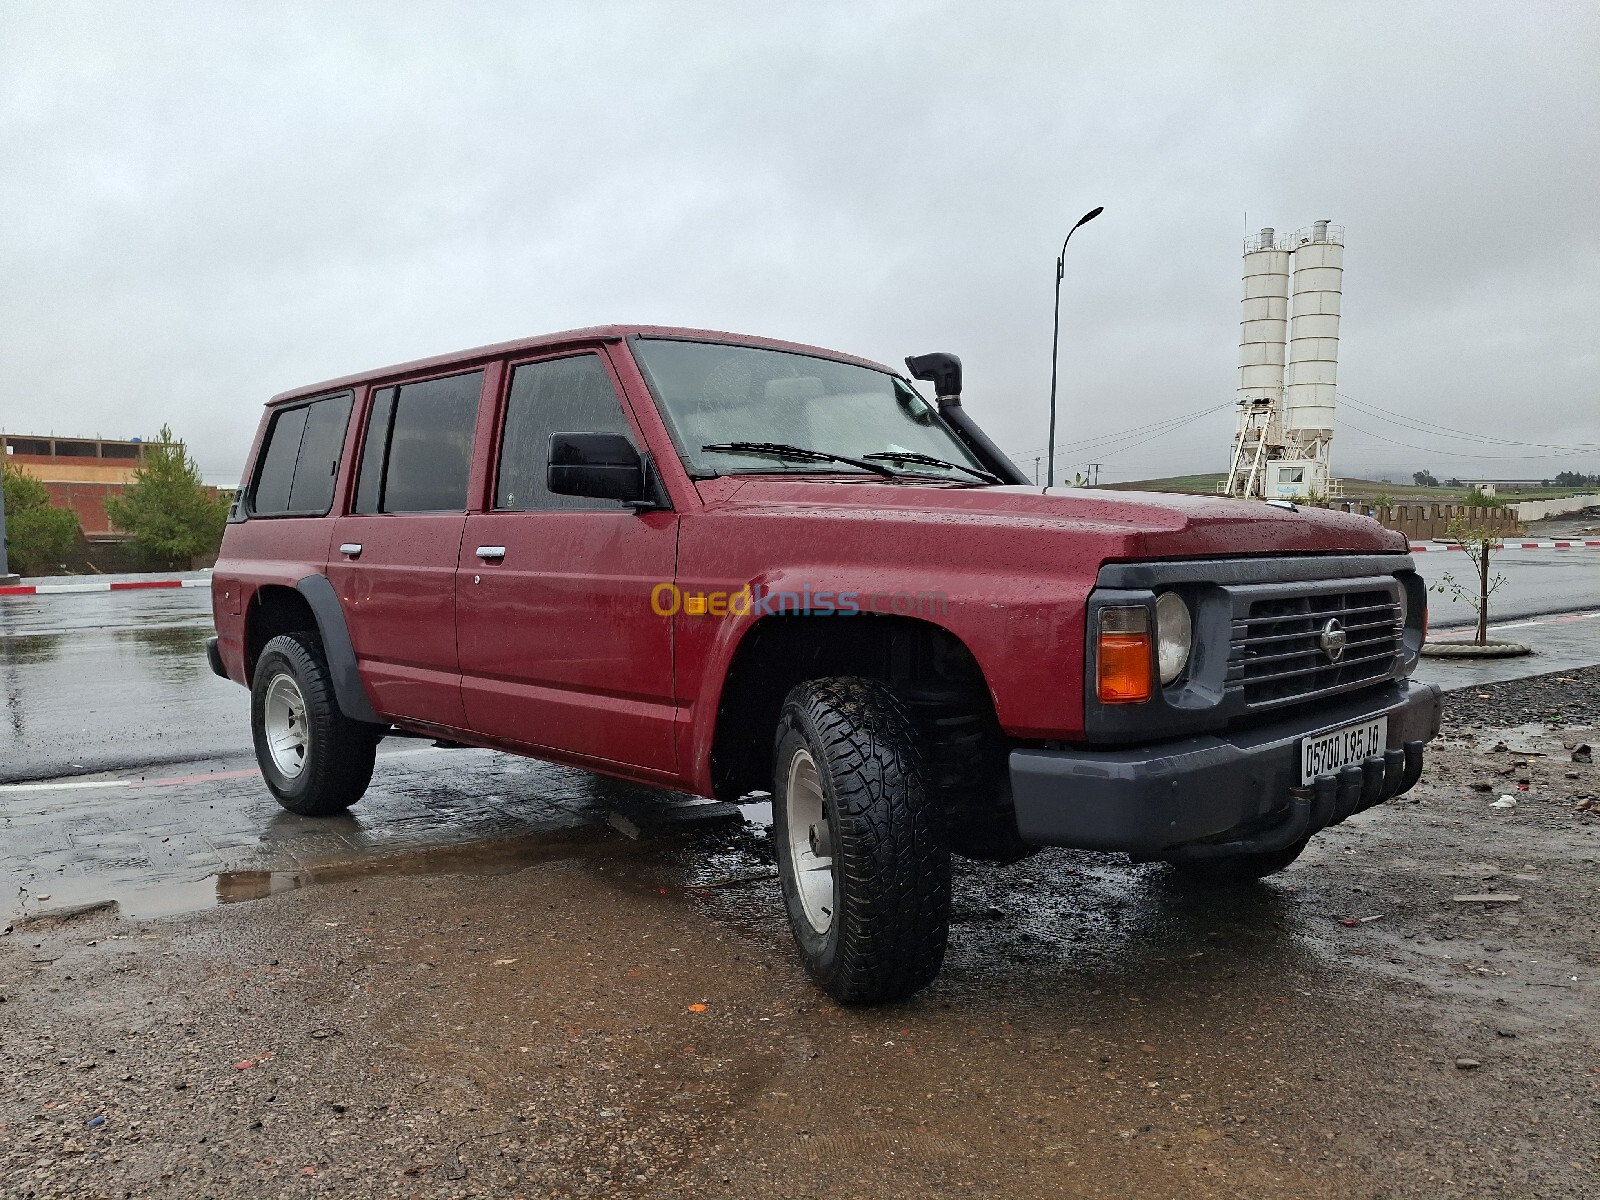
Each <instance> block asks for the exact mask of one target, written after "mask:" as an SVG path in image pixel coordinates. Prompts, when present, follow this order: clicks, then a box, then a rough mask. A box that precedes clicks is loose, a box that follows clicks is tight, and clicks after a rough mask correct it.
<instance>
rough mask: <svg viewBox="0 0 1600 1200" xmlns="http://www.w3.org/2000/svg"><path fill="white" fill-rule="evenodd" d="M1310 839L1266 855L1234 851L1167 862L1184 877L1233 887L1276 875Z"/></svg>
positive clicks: (1193, 880) (1215, 885)
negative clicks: (1219, 855) (1228, 855)
mask: <svg viewBox="0 0 1600 1200" xmlns="http://www.w3.org/2000/svg"><path fill="white" fill-rule="evenodd" d="M1310 840H1311V839H1310V838H1305V839H1303V840H1301V841H1298V842H1295V843H1294V844H1293V845H1292V846H1285V847H1284V848H1283V849H1282V850H1274V851H1272V852H1271V853H1269V854H1235V855H1232V856H1231V857H1228V858H1203V859H1195V860H1193V861H1190V862H1183V861H1181V860H1180V861H1177V862H1169V865H1170V866H1171V867H1172V869H1173V870H1174V871H1176V872H1177V873H1178V874H1179V875H1181V876H1182V877H1183V878H1184V879H1185V880H1188V881H1191V882H1194V883H1198V884H1203V885H1205V886H1208V887H1236V886H1238V885H1239V884H1242V883H1250V882H1252V881H1254V880H1257V879H1264V878H1266V877H1267V876H1268V875H1276V874H1277V873H1278V872H1279V871H1281V870H1283V869H1284V868H1285V867H1287V866H1288V865H1289V864H1290V863H1292V862H1294V860H1295V859H1297V858H1299V857H1300V854H1301V851H1303V850H1304V849H1305V848H1306V846H1307V844H1308V843H1309V842H1310Z"/></svg>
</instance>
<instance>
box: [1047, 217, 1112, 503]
mask: <svg viewBox="0 0 1600 1200" xmlns="http://www.w3.org/2000/svg"><path fill="white" fill-rule="evenodd" d="M1103 212H1105V208H1104V207H1101V208H1091V209H1090V210H1089V211H1088V212H1086V213H1084V214H1083V216H1081V217H1079V218H1078V224H1077V225H1074V226H1073V227H1072V228H1071V229H1069V230H1067V236H1066V237H1065V238H1063V239H1062V242H1061V253H1060V254H1058V255H1056V312H1055V323H1054V327H1053V329H1052V332H1051V334H1050V449H1049V451H1048V453H1049V456H1050V467H1049V472H1048V474H1047V475H1046V483H1045V486H1046V487H1055V485H1056V352H1057V350H1058V349H1059V348H1060V345H1061V277H1062V275H1064V274H1065V273H1066V270H1067V243H1068V242H1070V241H1071V240H1072V235H1073V234H1075V233H1077V232H1078V226H1079V225H1087V224H1088V223H1089V222H1090V221H1092V220H1094V219H1095V218H1096V217H1098V216H1099V215H1100V214H1101V213H1103Z"/></svg>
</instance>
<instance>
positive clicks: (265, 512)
mask: <svg viewBox="0 0 1600 1200" xmlns="http://www.w3.org/2000/svg"><path fill="white" fill-rule="evenodd" d="M350 401H351V395H350V393H349V392H341V393H340V394H339V395H337V396H324V397H322V398H320V399H317V400H313V401H311V403H309V404H300V405H296V406H295V407H294V408H289V409H284V410H281V411H279V412H278V413H277V414H276V415H274V416H273V418H272V424H271V426H270V427H268V429H267V440H266V445H265V446H264V447H263V449H262V451H261V460H260V461H261V465H260V467H259V468H257V470H256V482H255V490H254V492H253V493H252V499H251V506H250V510H251V512H252V513H253V514H254V515H256V516H261V517H287V516H302V517H304V516H318V517H320V516H325V515H326V514H327V512H328V510H329V509H330V508H332V507H333V483H334V476H335V475H336V474H337V473H338V471H339V454H340V451H341V450H342V449H343V448H344V434H345V426H346V425H347V424H348V423H349V420H350Z"/></svg>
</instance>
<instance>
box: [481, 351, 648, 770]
mask: <svg viewBox="0 0 1600 1200" xmlns="http://www.w3.org/2000/svg"><path fill="white" fill-rule="evenodd" d="M509 380H510V381H509V384H508V385H507V388H506V400H505V403H504V405H502V406H501V407H502V413H503V420H502V428H501V431H500V437H499V439H498V441H497V449H496V453H495V456H494V458H495V461H496V464H497V465H496V469H495V473H494V478H493V481H492V482H493V487H492V489H491V490H490V492H489V504H488V506H487V511H484V512H481V513H473V514H471V515H469V516H468V517H467V522H466V531H465V537H464V539H463V541H462V544H461V560H460V574H459V576H458V581H457V588H456V628H457V631H458V638H459V644H460V650H461V672H462V691H463V696H464V700H465V705H466V712H467V720H468V722H469V727H470V728H471V729H473V730H475V731H477V732H480V733H483V734H487V735H489V736H491V737H495V738H503V739H507V740H511V741H516V742H520V743H523V744H525V745H529V746H535V747H541V748H545V749H549V750H554V751H557V752H559V753H562V754H571V755H581V756H583V757H585V758H591V759H604V760H609V761H612V762H618V763H626V764H629V765H632V766H637V767H644V768H646V769H648V770H652V771H657V772H661V773H664V774H665V773H670V772H672V771H674V770H675V769H676V765H677V757H676V750H675V738H674V724H675V714H676V708H675V706H674V703H673V694H672V618H671V617H670V616H663V615H660V614H658V613H657V612H656V611H655V610H654V608H653V607H652V605H651V589H652V588H654V587H655V586H656V585H657V584H660V583H671V582H672V580H673V573H674V568H675V563H676V558H677V514H676V513H673V512H670V511H668V512H646V513H636V512H635V511H633V510H632V509H631V508H629V507H628V506H626V505H623V504H621V503H619V502H617V501H612V500H591V499H585V498H580V497H575V496H558V495H553V494H552V493H551V492H550V490H549V488H548V487H547V486H546V468H547V466H548V456H549V446H550V435H551V434H552V433H621V434H625V435H626V436H627V437H629V438H631V439H632V440H633V442H634V444H635V445H636V446H642V445H643V444H644V443H643V441H642V439H641V438H640V436H639V433H638V431H637V430H636V428H635V427H634V424H633V422H632V421H631V420H630V418H629V416H628V414H627V411H626V406H625V404H624V401H623V399H622V395H621V391H620V389H619V388H618V386H617V382H616V379H615V378H614V376H613V374H612V371H611V366H610V363H609V362H608V361H607V359H606V357H605V355H604V354H603V353H600V352H598V351H588V352H583V353H578V354H572V353H568V354H565V355H562V356H559V357H551V358H544V359H540V360H534V361H529V362H522V363H515V364H512V366H511V368H510V371H509Z"/></svg>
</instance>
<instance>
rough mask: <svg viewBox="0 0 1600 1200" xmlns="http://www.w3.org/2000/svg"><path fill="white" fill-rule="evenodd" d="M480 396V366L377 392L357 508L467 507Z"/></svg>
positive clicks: (361, 510)
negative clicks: (468, 483)
mask: <svg viewBox="0 0 1600 1200" xmlns="http://www.w3.org/2000/svg"><path fill="white" fill-rule="evenodd" d="M482 393H483V372H482V371H474V372H472V373H471V374H470V375H451V376H448V377H447V378H444V379H428V380H424V381H423V382H421V383H408V384H403V385H401V386H400V387H398V388H385V389H383V390H382V391H379V392H376V393H374V395H373V398H372V412H371V415H370V416H369V417H368V418H367V440H366V445H365V447H364V448H363V450H362V454H361V478H360V480H359V481H358V483H357V485H356V505H355V511H356V512H358V513H376V512H464V511H465V510H466V507H467V474H468V470H469V467H470V466H471V463H472V431H473V427H474V425H475V424H476V423H477V420H478V399H479V397H480V396H481V395H482Z"/></svg>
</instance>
